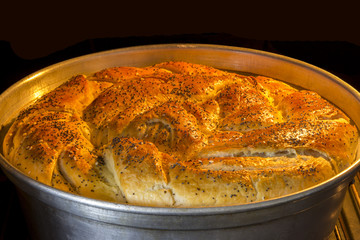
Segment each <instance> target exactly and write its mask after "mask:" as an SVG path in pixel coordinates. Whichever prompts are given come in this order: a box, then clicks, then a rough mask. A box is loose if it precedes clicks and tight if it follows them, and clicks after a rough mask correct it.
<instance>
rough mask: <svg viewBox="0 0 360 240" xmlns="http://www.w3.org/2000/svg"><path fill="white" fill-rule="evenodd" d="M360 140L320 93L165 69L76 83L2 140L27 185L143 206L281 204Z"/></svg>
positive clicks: (116, 70) (168, 65) (338, 164)
mask: <svg viewBox="0 0 360 240" xmlns="http://www.w3.org/2000/svg"><path fill="white" fill-rule="evenodd" d="M357 139H358V132H357V129H356V128H355V127H354V126H353V125H351V123H350V120H349V118H348V117H347V116H346V115H345V114H344V113H343V112H342V111H341V110H339V109H338V108H336V107H335V106H334V105H332V104H331V103H329V102H328V101H326V100H325V99H323V98H321V97H320V96H319V95H318V94H316V93H314V92H311V91H306V90H298V89H296V88H294V87H291V86H289V85H287V84H285V83H283V82H280V81H276V80H274V79H271V78H268V77H263V76H256V77H252V76H243V75H239V74H235V73H230V72H225V71H222V70H219V69H215V68H212V67H209V66H204V65H200V64H195V63H186V62H163V63H159V64H156V65H154V66H150V67H144V68H138V67H113V68H108V69H104V70H102V71H99V72H97V73H94V74H93V75H91V76H84V75H78V76H76V77H74V78H72V79H70V81H68V82H66V83H64V84H63V85H61V86H60V87H58V88H56V89H55V90H53V91H51V92H50V93H48V94H46V95H44V96H43V97H41V98H40V99H38V100H37V101H36V102H35V103H34V104H32V105H31V106H30V107H29V108H27V109H25V110H23V111H22V112H21V113H20V114H19V116H18V118H17V119H16V120H15V122H14V123H13V125H12V126H11V127H10V129H9V131H8V133H7V135H6V136H5V139H4V144H3V152H4V155H5V156H6V158H7V159H8V160H9V161H10V162H11V163H12V164H13V165H14V166H15V167H17V168H18V169H19V170H21V171H22V172H24V173H25V174H27V175H28V176H30V177H32V178H34V179H37V180H39V181H41V182H43V183H45V184H48V185H51V186H54V187H56V188H58V189H61V190H64V191H69V192H73V193H76V194H80V195H84V196H87V197H92V198H96V199H103V200H107V201H115V202H122V203H129V204H135V205H145V206H166V207H208V206H226V205H234V204H243V203H250V202H255V201H262V200H267V199H271V198H276V197H281V196H284V195H287V194H291V193H294V192H297V191H300V190H303V189H306V188H308V187H311V186H314V185H316V184H318V183H320V182H322V181H325V180H326V179H329V178H331V177H332V176H334V175H335V174H336V173H338V172H339V171H341V170H343V169H344V168H346V167H347V166H349V165H350V164H351V163H352V161H353V160H354V157H355V156H354V154H355V151H356V147H357Z"/></svg>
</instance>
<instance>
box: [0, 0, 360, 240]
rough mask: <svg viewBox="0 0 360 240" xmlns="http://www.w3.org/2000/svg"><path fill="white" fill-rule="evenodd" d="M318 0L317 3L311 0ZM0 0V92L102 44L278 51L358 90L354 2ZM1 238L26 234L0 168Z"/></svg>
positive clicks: (359, 21)
mask: <svg viewBox="0 0 360 240" xmlns="http://www.w3.org/2000/svg"><path fill="white" fill-rule="evenodd" d="M316 4H317V5H316ZM316 4H315V3H313V2H312V3H311V2H309V3H307V2H306V1H305V2H304V1H301V2H300V1H288V2H287V3H277V2H274V1H267V2H266V3H262V2H259V1H253V2H252V3H251V2H243V1H237V2H233V1H231V2H227V1H221V2H220V1H217V2H211V1H210V2H201V1H197V2H195V1H192V2H186V1H182V2H178V1H172V2H170V1H163V2H161V1H160V2H159V1H157V2H156V1H155V2H154V1H148V2H134V1H132V2H123V1H118V2H117V4H113V3H112V2H108V1H105V0H104V1H101V2H91V1H88V2H79V1H73V2H69V3H66V2H64V1H62V2H56V1H47V2H43V1H40V2H39V1H26V2H25V1H24V2H20V3H19V2H18V1H7V2H4V1H3V2H1V3H0V92H2V91H4V90H5V89H7V88H8V87H9V86H10V85H11V84H13V83H15V82H16V81H18V80H20V79H21V78H23V77H25V76H26V75H28V74H30V73H32V72H34V71H37V70H39V69H41V68H43V67H46V66H49V65H51V64H53V63H57V62H59V61H63V60H67V59H69V58H73V57H77V56H81V55H84V54H89V53H94V52H98V51H103V50H109V49H115V48H121V47H128V46H137V45H147V44H158V43H206V44H221V45H230V46H239V47H247V48H253V49H259V50H264V51H269V52H273V53H278V54H283V55H286V56H289V57H293V58H296V59H299V60H303V61H306V62H308V63H311V64H314V65H316V66H318V67H320V68H323V69H325V70H327V71H329V72H331V73H333V74H335V75H337V76H338V77H340V78H342V79H343V80H344V81H346V82H348V83H349V84H351V85H352V86H354V87H355V88H357V89H358V90H359V89H360V36H359V34H358V33H359V30H360V29H359V28H360V27H359V26H360V17H359V13H360V12H359V8H358V4H357V3H355V1H353V2H350V1H345V0H344V1H342V2H341V3H340V2H339V1H337V2H334V3H332V2H330V1H327V2H324V3H321V2H320V3H319V2H317V3H316ZM0 190H1V192H2V193H1V198H0V208H1V209H0V224H1V229H0V230H1V232H0V234H1V235H0V239H24V238H25V239H26V238H27V232H26V231H24V232H23V231H22V230H21V229H25V224H24V219H23V217H22V213H21V210H20V208H19V204H18V201H17V197H16V192H15V190H14V187H13V185H12V184H11V183H10V182H9V181H8V179H7V178H6V177H5V176H4V174H3V173H2V172H1V171H0Z"/></svg>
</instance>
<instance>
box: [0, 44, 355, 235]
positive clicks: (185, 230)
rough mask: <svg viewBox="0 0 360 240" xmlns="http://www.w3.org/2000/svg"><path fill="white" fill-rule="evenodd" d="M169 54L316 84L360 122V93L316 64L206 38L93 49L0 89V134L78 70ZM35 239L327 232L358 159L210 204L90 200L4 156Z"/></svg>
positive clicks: (158, 59) (150, 60)
mask: <svg viewBox="0 0 360 240" xmlns="http://www.w3.org/2000/svg"><path fill="white" fill-rule="evenodd" d="M169 60H181V61H189V62H194V63H202V64H206V65H210V66H213V67H216V68H220V69H225V70H229V71H241V72H250V73H255V74H260V75H265V76H270V77H273V78H276V79H280V80H284V81H287V82H289V83H291V84H296V85H298V86H300V87H304V88H307V89H311V90H314V91H316V92H318V93H319V94H320V95H322V96H323V97H325V98H326V99H328V100H329V101H331V102H333V103H334V104H336V105H337V106H338V107H340V108H341V109H342V110H343V111H344V112H345V113H346V114H348V115H349V116H350V118H351V119H352V120H353V121H354V123H355V124H356V125H357V127H358V128H359V126H360V94H359V93H358V92H357V91H356V90H355V89H353V88H352V87H351V86H349V85H348V84H346V83H345V82H344V81H342V80H341V79H339V78H337V77H336V76H334V75H332V74H330V73H329V72H326V71H324V70H322V69H320V68H317V67H315V66H313V65H310V64H307V63H304V62H301V61H298V60H295V59H292V58H288V57H285V56H281V55H276V54H272V53H268V52H263V51H257V50H252V49H245V48H238V47H228V46H220V45H203V44H166V45H148V46H140V47H130V48H123V49H116V50H112V51H105V52H100V53H95V54H90V55H86V56H82V57H78V58H74V59H70V60H67V61H64V62H61V63H58V64H55V65H52V66H49V67H47V68H44V69H42V70H40V71H38V72H36V73H34V74H32V75H30V76H28V77H26V78H24V79H22V80H20V81H19V82H17V83H16V84H14V85H13V86H11V87H10V88H9V89H8V90H6V91H5V92H4V93H3V94H2V95H0V111H1V114H0V124H1V126H2V129H1V135H0V136H1V137H3V136H4V134H5V132H6V130H7V128H8V126H9V123H10V122H11V120H12V119H13V117H14V116H16V114H17V113H18V112H19V110H20V109H21V108H23V107H24V106H26V105H27V104H28V103H29V102H31V101H33V100H34V99H35V98H37V97H39V96H41V95H43V94H44V93H46V92H48V91H50V90H52V89H54V88H55V87H56V86H58V85H60V84H61V83H63V82H64V81H66V80H68V79H69V78H70V77H72V76H74V75H76V74H88V73H92V72H96V71H99V70H101V69H104V68H108V67H113V66H138V67H143V66H149V65H153V64H155V63H159V62H162V61H169ZM0 165H1V167H2V169H3V170H4V172H5V174H6V175H7V176H8V178H9V179H10V180H11V181H12V182H13V183H14V184H15V186H16V188H17V190H18V194H19V197H20V200H21V204H22V207H23V210H24V213H25V215H26V217H27V222H28V225H29V230H30V232H31V234H32V237H33V238H34V239H86V240H89V239H114V238H117V239H326V238H328V236H329V235H330V234H331V232H332V231H333V228H334V226H335V223H336V220H337V217H338V215H339V213H340V211H341V207H342V203H343V200H344V196H345V193H346V191H347V189H348V185H349V183H350V182H351V181H352V179H353V178H354V175H355V174H356V172H357V171H358V170H359V169H360V160H358V158H357V160H356V161H355V162H354V163H353V165H351V166H350V167H349V168H347V169H346V170H345V171H343V172H341V173H340V174H338V175H336V176H335V177H333V178H331V179H329V180H328V181H326V182H323V183H321V184H319V185H317V186H314V187H312V188H310V189H306V190H304V191H301V192H297V193H294V194H291V195H288V196H284V197H281V198H277V199H272V200H268V201H263V202H257V203H251V204H244V205H237V206H229V207H211V208H154V207H141V206H131V205H123V204H115V203H110V202H104V201H98V200H94V199H89V198H85V197H81V196H77V195H73V194H70V193H66V192H62V191H60V190H57V189H54V188H51V187H49V186H46V185H44V184H41V183H39V182H37V181H34V180H32V179H30V178H29V177H27V176H25V175H23V174H22V173H20V172H19V171H18V170H16V169H15V168H14V167H12V166H11V165H10V164H9V163H8V162H7V161H6V159H5V158H4V157H3V155H1V157H0Z"/></svg>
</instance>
